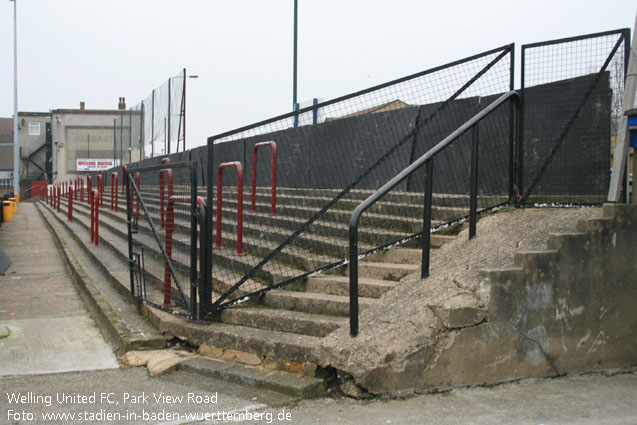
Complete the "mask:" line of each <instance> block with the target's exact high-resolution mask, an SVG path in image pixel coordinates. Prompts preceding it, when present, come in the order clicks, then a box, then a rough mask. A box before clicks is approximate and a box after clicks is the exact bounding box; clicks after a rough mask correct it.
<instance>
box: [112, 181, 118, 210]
mask: <svg viewBox="0 0 637 425" xmlns="http://www.w3.org/2000/svg"><path fill="white" fill-rule="evenodd" d="M118 179H119V176H118V175H117V173H113V174H111V211H115V212H117V203H118V201H119V197H118V196H117V194H118V193H119V191H118V190H117V186H119V185H118Z"/></svg>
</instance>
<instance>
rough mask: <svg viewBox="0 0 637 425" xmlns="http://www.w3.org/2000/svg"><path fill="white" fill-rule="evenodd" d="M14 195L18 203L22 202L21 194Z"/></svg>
mask: <svg viewBox="0 0 637 425" xmlns="http://www.w3.org/2000/svg"><path fill="white" fill-rule="evenodd" d="M13 197H14V198H15V202H16V204H19V203H20V194H19V193H16V194H15V195H13Z"/></svg>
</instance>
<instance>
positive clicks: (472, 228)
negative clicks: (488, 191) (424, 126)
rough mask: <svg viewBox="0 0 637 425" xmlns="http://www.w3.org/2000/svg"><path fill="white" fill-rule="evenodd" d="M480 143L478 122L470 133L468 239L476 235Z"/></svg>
mask: <svg viewBox="0 0 637 425" xmlns="http://www.w3.org/2000/svg"><path fill="white" fill-rule="evenodd" d="M479 143H480V124H476V125H474V126H473V131H472V135H471V189H470V192H469V239H473V237H474V236H475V235H476V224H477V223H476V222H477V220H478V217H477V213H478V144H479Z"/></svg>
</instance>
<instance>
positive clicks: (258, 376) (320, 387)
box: [179, 357, 326, 398]
mask: <svg viewBox="0 0 637 425" xmlns="http://www.w3.org/2000/svg"><path fill="white" fill-rule="evenodd" d="M179 368H180V369H181V370H185V371H188V372H192V373H194V374H196V375H197V376H202V375H203V376H208V377H211V378H221V379H224V380H227V381H231V382H237V383H242V384H249V385H252V386H255V387H257V388H262V389H266V390H271V391H276V392H280V393H283V394H288V395H291V396H295V397H302V398H307V397H313V396H316V395H319V394H321V393H322V392H323V391H325V389H326V387H325V383H324V381H323V380H322V379H319V378H312V377H308V376H299V375H298V374H294V373H290V372H284V371H279V370H268V369H264V368H261V367H253V366H246V365H240V364H237V363H234V362H227V361H223V360H219V359H208V358H205V357H197V358H194V359H190V360H187V361H185V362H183V363H181V364H180V366H179Z"/></svg>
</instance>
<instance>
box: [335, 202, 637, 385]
mask: <svg viewBox="0 0 637 425" xmlns="http://www.w3.org/2000/svg"><path fill="white" fill-rule="evenodd" d="M602 213H603V214H602V215H601V218H599V217H598V218H592V219H587V220H582V221H580V222H579V223H578V224H577V231H575V232H570V233H565V234H553V235H550V236H549V237H548V244H547V247H546V250H544V251H532V252H517V253H515V255H514V257H513V265H512V266H510V267H508V268H505V269H491V270H482V271H480V274H479V276H480V277H479V279H478V280H479V285H477V286H475V287H473V288H471V287H467V291H465V292H462V291H458V290H457V288H456V293H453V290H452V289H449V288H444V289H441V288H427V289H426V290H422V289H421V292H423V293H426V294H428V295H427V298H423V299H422V300H413V299H412V300H410V301H409V303H407V302H405V301H404V300H403V304H405V306H403V307H402V309H403V310H404V309H414V312H412V313H411V314H410V315H409V316H407V317H408V318H409V319H408V320H407V319H406V318H405V317H402V316H401V314H402V312H400V311H396V306H395V305H393V304H392V301H391V297H388V302H387V304H386V305H385V308H386V310H385V312H384V313H382V314H377V316H378V317H375V318H374V319H373V322H372V321H369V322H363V323H362V324H361V326H367V327H369V326H371V324H372V323H375V324H376V327H377V328H376V329H369V328H366V329H365V331H366V335H367V336H366V337H363V338H360V337H358V338H356V339H352V338H349V340H348V339H347V338H348V337H347V336H346V335H345V334H344V332H343V331H342V330H339V331H336V332H335V333H334V334H332V335H330V336H329V337H328V338H327V339H326V344H325V348H326V351H327V353H328V358H329V362H330V363H331V364H332V365H333V366H334V367H336V368H338V369H339V370H341V371H342V372H345V373H346V374H349V375H351V376H352V377H353V379H354V381H355V382H356V383H357V384H358V385H359V386H360V387H362V388H364V389H365V390H367V391H369V392H371V393H377V394H378V393H380V394H401V393H414V392H416V393H418V392H431V391H440V390H446V389H449V388H452V387H457V386H466V385H482V384H492V383H498V382H504V381H510V380H515V379H520V378H526V377H547V376H556V375H564V374H578V373H582V372H589V371H609V370H616V369H623V368H629V367H632V366H635V365H637V308H635V306H637V207H634V206H628V205H605V206H604V207H603V210H602ZM492 249H494V250H495V249H498V248H497V247H492ZM503 255H504V254H503ZM455 283H458V282H455ZM421 284H422V286H426V285H427V284H428V281H427V280H424V281H421ZM454 286H455V285H454ZM452 288H453V286H452ZM449 291H452V292H451V294H450V295H449V294H448V293H449ZM412 292H413V291H412ZM441 292H446V293H447V294H441ZM436 299H440V300H443V301H440V302H437V301H436ZM406 304H409V305H406ZM417 305H422V306H426V307H424V308H421V309H418V307H417ZM414 306H415V307H414ZM418 311H420V313H418ZM389 328H391V329H392V331H391V332H389V333H387V332H385V331H386V330H387V329H389ZM339 332H340V333H339ZM383 332H385V333H383ZM375 333H378V335H376V334H375ZM396 334H398V336H397V335H396ZM383 339H384V340H385V341H386V342H387V344H385V345H386V346H385V347H383V346H379V345H378V344H372V343H371V342H372V341H376V342H378V340H383ZM387 345H389V347H387Z"/></svg>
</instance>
